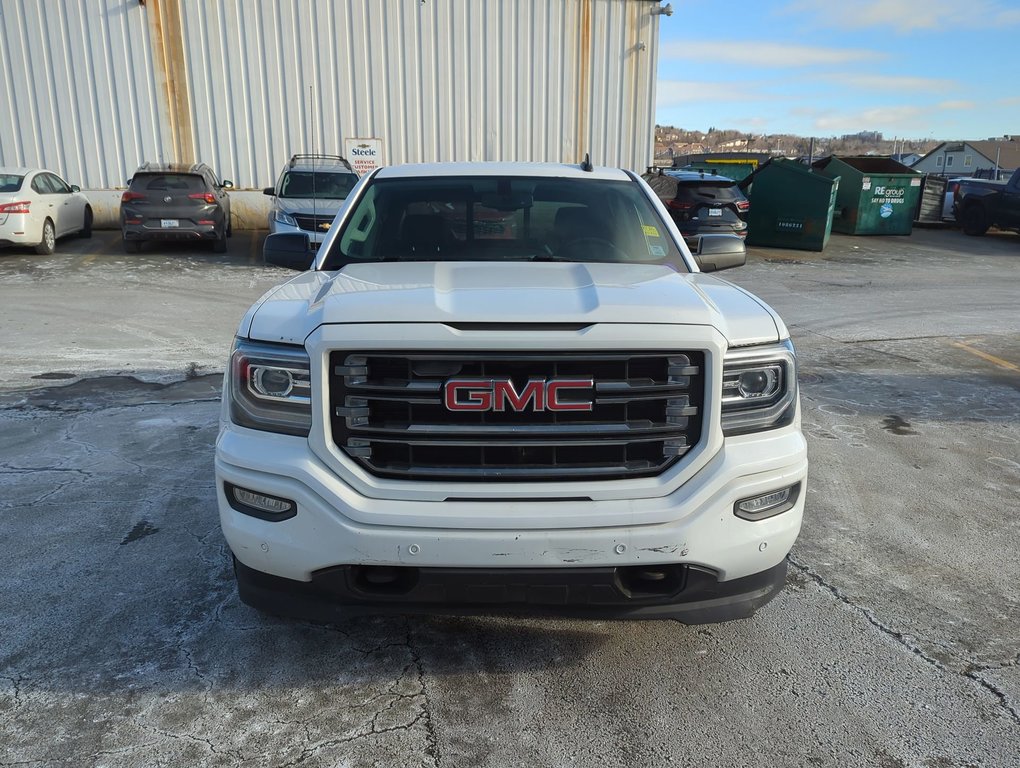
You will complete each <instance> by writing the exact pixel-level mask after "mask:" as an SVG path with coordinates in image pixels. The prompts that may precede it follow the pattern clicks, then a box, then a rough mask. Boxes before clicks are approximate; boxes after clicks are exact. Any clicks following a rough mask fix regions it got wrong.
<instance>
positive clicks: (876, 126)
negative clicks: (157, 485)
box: [812, 106, 926, 133]
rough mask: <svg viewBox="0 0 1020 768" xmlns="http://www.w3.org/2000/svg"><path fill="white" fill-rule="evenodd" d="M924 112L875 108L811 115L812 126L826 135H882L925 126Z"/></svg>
mask: <svg viewBox="0 0 1020 768" xmlns="http://www.w3.org/2000/svg"><path fill="white" fill-rule="evenodd" d="M925 115H926V110H924V109H922V108H921V107H912V106H902V107H876V108H874V109H865V110H862V111H860V112H852V113H850V112H847V113H839V112H823V113H816V114H814V115H812V117H813V118H814V119H813V121H812V125H813V126H814V127H815V128H816V129H818V130H819V131H824V132H826V133H852V132H856V131H861V130H878V131H882V132H884V133H889V132H892V131H902V130H917V129H919V128H923V127H924V125H925Z"/></svg>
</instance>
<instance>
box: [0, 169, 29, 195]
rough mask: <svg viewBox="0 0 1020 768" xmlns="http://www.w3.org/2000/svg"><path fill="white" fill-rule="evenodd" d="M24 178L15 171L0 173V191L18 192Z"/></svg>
mask: <svg viewBox="0 0 1020 768" xmlns="http://www.w3.org/2000/svg"><path fill="white" fill-rule="evenodd" d="M24 178H25V177H24V176H18V175H16V174H13V173H0V192H17V191H18V190H19V189H21V182H22V181H23V180H24Z"/></svg>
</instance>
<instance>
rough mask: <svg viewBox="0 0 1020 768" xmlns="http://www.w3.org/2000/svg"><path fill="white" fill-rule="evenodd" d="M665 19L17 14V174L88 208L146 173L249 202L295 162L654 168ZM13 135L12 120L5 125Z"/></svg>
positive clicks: (41, 10)
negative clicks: (251, 191) (203, 169)
mask: <svg viewBox="0 0 1020 768" xmlns="http://www.w3.org/2000/svg"><path fill="white" fill-rule="evenodd" d="M657 7H658V3H656V2H650V1H649V0H263V1H260V2H252V0H145V2H144V4H142V3H140V2H139V0H0V60H2V63H3V78H4V81H3V84H2V87H0V165H6V166H12V165H15V166H16V165H42V166H45V167H49V168H52V169H54V170H57V171H58V172H60V173H62V174H63V175H64V176H65V177H67V178H68V180H70V181H72V182H73V183H79V184H81V185H82V186H83V187H85V188H89V189H104V188H107V189H108V188H113V187H117V186H122V185H123V184H124V181H125V179H127V178H128V177H129V176H130V175H131V174H132V173H133V171H134V169H135V168H136V167H137V166H138V164H139V163H141V162H143V161H145V160H166V161H170V160H182V161H186V160H202V161H204V162H207V163H209V164H210V165H211V166H213V167H214V168H215V169H216V170H217V171H218V172H219V173H220V175H221V176H223V177H224V178H229V179H232V180H233V181H234V183H235V184H236V185H238V186H240V187H250V188H257V187H261V186H267V185H269V184H272V183H273V181H274V180H275V177H276V174H277V172H278V170H279V168H280V166H281V165H282V164H283V163H284V162H285V161H286V159H287V158H288V157H289V156H290V155H291V154H292V153H294V152H303V151H321V152H342V151H343V140H344V138H346V137H351V138H353V137H376V138H380V139H382V140H383V151H384V161H385V162H386V163H388V164H396V163H404V162H427V161H436V160H439V161H442V160H535V161H569V162H576V161H578V160H579V159H580V158H581V157H583V155H584V153H585V152H586V151H590V152H591V154H592V160H593V161H594V162H595V163H596V164H606V165H617V166H622V167H626V168H633V169H636V170H640V169H643V168H644V167H645V166H646V165H648V164H649V163H650V162H651V158H652V151H653V150H652V147H653V144H652V142H653V131H654V115H653V110H654V96H655V93H654V91H655V66H656V53H657V43H658V24H659V17H658V16H657V15H655V14H654V10H655V9H656V8H657ZM7 115H9V116H10V117H9V118H8V117H6V116H7Z"/></svg>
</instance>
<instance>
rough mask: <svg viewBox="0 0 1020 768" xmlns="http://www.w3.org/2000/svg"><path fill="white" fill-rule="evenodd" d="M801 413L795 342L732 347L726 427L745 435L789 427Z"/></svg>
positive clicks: (726, 369)
mask: <svg viewBox="0 0 1020 768" xmlns="http://www.w3.org/2000/svg"><path fill="white" fill-rule="evenodd" d="M796 412H797V357H796V354H795V353H794V351H793V343H792V342H791V341H790V340H789V339H787V340H786V341H784V342H781V343H779V344H769V345H766V346H760V347H742V348H738V349H731V350H730V351H729V352H727V353H726V358H725V360H724V361H723V385H722V428H723V434H724V435H743V434H746V433H748V432H760V431H762V430H766V429H776V428H777V427H785V426H786V425H787V424H790V423H792V422H793V418H794V416H795V415H796Z"/></svg>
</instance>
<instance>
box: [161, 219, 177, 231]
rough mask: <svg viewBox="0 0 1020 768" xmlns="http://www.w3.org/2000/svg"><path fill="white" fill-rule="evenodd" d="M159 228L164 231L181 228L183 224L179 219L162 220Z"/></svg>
mask: <svg viewBox="0 0 1020 768" xmlns="http://www.w3.org/2000/svg"><path fill="white" fill-rule="evenodd" d="M159 226H161V227H162V228H163V229H173V228H174V227H179V226H181V222H180V221H178V220H177V219H160V220H159Z"/></svg>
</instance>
